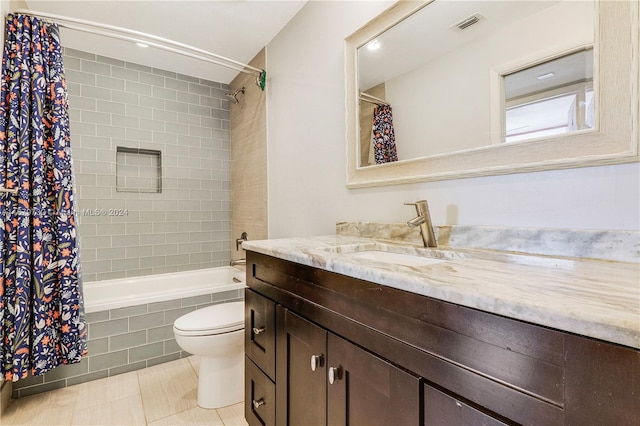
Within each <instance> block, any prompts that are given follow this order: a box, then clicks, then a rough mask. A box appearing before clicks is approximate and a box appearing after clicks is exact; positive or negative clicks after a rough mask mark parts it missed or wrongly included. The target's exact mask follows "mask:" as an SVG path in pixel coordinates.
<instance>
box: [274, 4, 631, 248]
mask: <svg viewBox="0 0 640 426" xmlns="http://www.w3.org/2000/svg"><path fill="white" fill-rule="evenodd" d="M388 5H390V2H365V1H359V2H346V1H340V2H320V1H313V2H309V3H308V4H307V5H306V6H305V7H304V8H303V9H302V10H301V12H300V13H299V14H298V15H297V16H296V17H295V18H294V19H293V20H292V21H291V22H290V23H289V25H288V26H287V27H285V29H284V30H283V31H281V32H280V33H279V34H278V35H277V36H276V37H275V38H274V39H273V41H272V42H271V43H270V44H269V45H268V46H267V70H268V73H269V81H268V93H267V111H268V112H267V135H268V162H269V166H268V167H269V182H268V186H269V237H270V238H280V237H294V236H310V235H322V234H333V233H334V231H335V222H336V221H339V220H350V221H354V220H363V221H381V222H402V221H406V220H407V219H409V218H411V217H412V214H413V213H414V211H413V210H412V208H410V207H407V206H403V205H402V203H403V202H409V201H415V200H418V199H422V198H426V199H427V200H428V201H429V204H430V207H431V216H432V218H433V220H434V223H435V224H436V225H441V224H461V225H494V226H522V227H550V228H583V229H589V228H593V229H636V230H637V229H639V228H640V165H639V164H638V163H635V164H627V165H619V166H606V167H592V168H583V169H572V170H563V171H551V172H539V173H528V174H514V175H507V176H495V177H486V178H476V179H461V180H450V181H441V182H430V183H423V184H411V185H397V186H386V187H380V188H366V189H353V190H348V189H347V188H346V186H345V182H346V177H345V169H346V163H345V161H346V160H345V158H346V153H345V89H344V81H345V79H344V38H345V37H347V36H348V35H349V34H351V33H352V32H354V31H355V30H357V29H358V28H360V27H361V26H362V25H364V24H365V23H366V22H368V21H369V20H370V19H371V18H372V17H373V16H375V15H376V14H378V13H379V12H381V11H382V10H384V9H385V8H386V7H388Z"/></svg>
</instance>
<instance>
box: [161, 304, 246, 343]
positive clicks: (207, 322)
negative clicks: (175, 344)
mask: <svg viewBox="0 0 640 426" xmlns="http://www.w3.org/2000/svg"><path fill="white" fill-rule="evenodd" d="M243 328H244V302H231V303H221V304H219V305H213V306H208V307H206V308H202V309H198V310H197V311H193V312H189V313H188V314H185V315H183V316H181V317H180V318H178V319H177V320H176V321H175V322H174V323H173V332H174V333H175V334H179V335H182V336H211V335H215V334H223V333H229V332H232V331H238V330H242V329H243Z"/></svg>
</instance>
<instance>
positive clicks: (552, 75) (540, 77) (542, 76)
mask: <svg viewBox="0 0 640 426" xmlns="http://www.w3.org/2000/svg"><path fill="white" fill-rule="evenodd" d="M551 77H555V74H554V73H552V72H548V73H546V74H541V75H539V76H538V77H536V78H537V79H538V80H547V79H549V78H551Z"/></svg>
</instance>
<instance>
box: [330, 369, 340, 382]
mask: <svg viewBox="0 0 640 426" xmlns="http://www.w3.org/2000/svg"><path fill="white" fill-rule="evenodd" d="M340 379H342V367H340V366H337V367H329V383H330V384H334V383H335V381H336V380H340Z"/></svg>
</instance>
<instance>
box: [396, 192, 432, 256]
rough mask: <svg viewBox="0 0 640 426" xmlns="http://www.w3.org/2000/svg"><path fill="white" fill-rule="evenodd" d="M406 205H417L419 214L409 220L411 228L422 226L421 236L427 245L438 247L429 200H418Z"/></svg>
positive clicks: (408, 223)
mask: <svg viewBox="0 0 640 426" xmlns="http://www.w3.org/2000/svg"><path fill="white" fill-rule="evenodd" d="M404 205H405V206H416V213H417V214H418V216H416V217H414V218H413V219H410V220H408V221H407V225H409V227H410V228H415V227H416V226H419V227H420V236H421V237H422V242H423V244H424V246H425V247H438V242H437V241H436V235H435V233H434V232H433V224H432V223H431V216H430V215H429V205H428V204H427V200H420V201H416V202H415V203H404Z"/></svg>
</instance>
